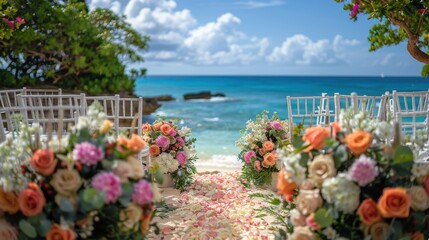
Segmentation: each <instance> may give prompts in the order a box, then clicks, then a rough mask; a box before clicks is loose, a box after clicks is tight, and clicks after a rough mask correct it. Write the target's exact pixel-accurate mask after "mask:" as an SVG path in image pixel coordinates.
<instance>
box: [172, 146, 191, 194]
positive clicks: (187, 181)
mask: <svg viewBox="0 0 429 240" xmlns="http://www.w3.org/2000/svg"><path fill="white" fill-rule="evenodd" d="M192 142H193V141H192ZM196 160H197V157H196V156H194V157H190V158H189V159H188V160H187V161H186V165H185V166H181V165H180V166H179V169H177V170H176V171H174V172H172V173H171V176H172V177H173V182H174V188H175V189H179V190H180V192H183V191H185V190H186V187H187V186H189V185H191V184H192V183H193V182H194V177H193V175H194V174H195V173H197V168H196V167H195V161H196Z"/></svg>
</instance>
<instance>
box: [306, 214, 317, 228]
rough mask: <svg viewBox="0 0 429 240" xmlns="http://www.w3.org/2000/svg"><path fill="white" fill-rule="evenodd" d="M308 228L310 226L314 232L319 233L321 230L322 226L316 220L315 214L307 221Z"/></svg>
mask: <svg viewBox="0 0 429 240" xmlns="http://www.w3.org/2000/svg"><path fill="white" fill-rule="evenodd" d="M305 222H306V223H307V226H309V227H310V228H311V229H312V230H314V231H317V230H319V229H320V225H319V224H318V223H317V222H316V221H315V220H314V213H312V214H310V216H308V217H307V219H306V220H305Z"/></svg>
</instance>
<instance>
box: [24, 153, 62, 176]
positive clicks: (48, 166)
mask: <svg viewBox="0 0 429 240" xmlns="http://www.w3.org/2000/svg"><path fill="white" fill-rule="evenodd" d="M30 165H31V166H32V167H33V168H34V170H36V171H37V172H38V173H40V174H42V175H43V176H49V175H51V174H52V173H53V172H54V170H55V166H57V160H56V159H55V156H54V152H53V151H52V150H51V149H37V151H36V152H35V153H34V154H33V157H31V160H30Z"/></svg>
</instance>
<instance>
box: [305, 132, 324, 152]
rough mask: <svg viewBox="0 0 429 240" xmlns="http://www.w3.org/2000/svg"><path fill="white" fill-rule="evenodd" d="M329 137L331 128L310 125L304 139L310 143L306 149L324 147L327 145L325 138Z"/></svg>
mask: <svg viewBox="0 0 429 240" xmlns="http://www.w3.org/2000/svg"><path fill="white" fill-rule="evenodd" d="M327 137H329V130H328V129H327V128H323V127H321V126H316V127H310V128H307V130H305V134H304V136H303V137H302V140H304V141H305V142H307V143H308V144H310V145H309V146H308V147H307V149H305V151H310V150H313V149H319V150H320V149H323V148H324V147H325V138H327Z"/></svg>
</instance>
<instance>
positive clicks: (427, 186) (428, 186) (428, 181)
mask: <svg viewBox="0 0 429 240" xmlns="http://www.w3.org/2000/svg"><path fill="white" fill-rule="evenodd" d="M425 189H426V193H427V194H428V196H429V176H427V177H426V178H425Z"/></svg>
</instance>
